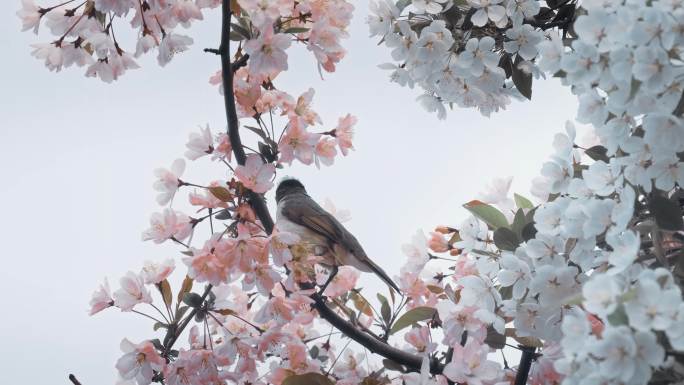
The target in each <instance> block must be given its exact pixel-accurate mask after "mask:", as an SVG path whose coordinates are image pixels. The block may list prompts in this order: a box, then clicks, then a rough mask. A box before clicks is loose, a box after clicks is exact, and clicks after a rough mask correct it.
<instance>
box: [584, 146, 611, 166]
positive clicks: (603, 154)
mask: <svg viewBox="0 0 684 385" xmlns="http://www.w3.org/2000/svg"><path fill="white" fill-rule="evenodd" d="M584 153H585V154H587V156H588V157H590V158H591V159H593V160H602V161H604V162H606V163H608V162H610V159H608V155H607V154H608V149H606V148H605V147H603V146H601V145H596V146H593V147H589V148H587V149H586V150H584Z"/></svg>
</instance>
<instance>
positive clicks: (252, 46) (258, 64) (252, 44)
mask: <svg viewBox="0 0 684 385" xmlns="http://www.w3.org/2000/svg"><path fill="white" fill-rule="evenodd" d="M260 32H261V33H260V35H259V37H258V38H257V39H253V40H249V41H248V42H247V43H246V44H245V52H246V53H248V54H249V55H250V70H251V71H253V72H254V73H261V74H265V75H266V77H270V78H273V77H275V76H276V75H278V74H279V73H280V72H282V71H285V70H287V54H286V53H285V50H286V49H287V48H289V47H290V44H292V42H291V41H290V38H289V37H288V36H287V35H284V34H280V33H278V34H276V33H274V32H273V28H272V26H271V24H270V23H268V24H264V25H263V26H262V27H261V28H260Z"/></svg>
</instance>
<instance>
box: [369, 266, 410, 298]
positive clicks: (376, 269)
mask: <svg viewBox="0 0 684 385" xmlns="http://www.w3.org/2000/svg"><path fill="white" fill-rule="evenodd" d="M364 262H365V263H366V264H367V265H368V267H369V268H370V269H371V271H373V273H375V274H376V275H377V276H378V277H380V279H382V280H383V281H385V283H386V284H388V285H389V286H390V287H391V288H392V289H394V290H395V291H396V292H397V294H400V295H401V290H400V289H399V286H397V284H396V283H394V281H392V278H390V277H389V275H387V273H385V270H383V269H382V268H381V267H380V266H378V265H376V264H375V263H374V262H373V261H371V260H370V258H366V260H365V261H364Z"/></svg>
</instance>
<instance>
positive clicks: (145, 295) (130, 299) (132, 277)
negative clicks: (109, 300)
mask: <svg viewBox="0 0 684 385" xmlns="http://www.w3.org/2000/svg"><path fill="white" fill-rule="evenodd" d="M120 284H121V288H120V289H119V290H117V291H115V292H114V305H115V306H116V307H118V308H120V309H121V310H123V311H130V310H132V309H133V307H134V306H135V305H138V304H140V303H152V297H151V296H150V292H149V291H148V290H147V288H145V285H144V282H143V279H142V277H140V276H139V275H138V274H135V273H133V272H132V271H129V272H128V273H126V275H125V276H124V277H122V278H121V281H120Z"/></svg>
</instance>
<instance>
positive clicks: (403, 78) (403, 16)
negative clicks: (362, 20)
mask: <svg viewBox="0 0 684 385" xmlns="http://www.w3.org/2000/svg"><path fill="white" fill-rule="evenodd" d="M539 3H540V2H538V1H535V0H468V1H452V0H413V1H405V0H400V1H396V2H394V1H392V0H379V1H373V2H371V12H372V15H371V16H369V17H368V20H367V22H368V24H369V28H370V33H371V36H379V37H381V39H382V40H381V43H383V44H384V45H385V46H387V47H388V48H389V49H390V50H391V55H392V59H393V60H394V62H395V63H386V64H382V65H381V66H380V67H381V68H383V69H387V70H391V71H392V72H391V75H390V79H391V81H392V82H396V83H398V84H399V85H401V86H408V87H410V88H413V87H414V86H416V85H417V86H418V87H420V88H421V89H422V90H423V91H424V93H423V94H422V95H420V96H419V97H418V101H419V102H420V103H421V104H422V105H423V106H424V107H425V108H426V109H427V110H428V111H430V112H437V115H438V117H439V118H440V119H444V118H445V117H446V106H453V105H456V106H459V107H475V108H477V109H478V110H479V111H480V112H481V113H482V114H483V115H486V116H489V114H490V113H491V112H495V111H498V110H499V109H501V108H505V107H506V105H507V104H509V103H510V99H511V97H520V96H525V97H527V98H530V96H531V84H532V77H539V76H540V71H539V69H538V67H537V65H536V64H535V59H536V58H537V57H538V55H539V44H540V43H541V41H542V40H543V37H544V34H543V32H542V31H541V29H540V28H542V27H543V23H544V22H547V21H551V20H553V21H554V22H558V21H559V20H560V19H561V18H562V17H563V13H562V12H558V14H556V13H555V12H554V11H553V10H551V9H549V8H545V9H544V12H543V13H540V9H541V8H540V4H539ZM507 79H511V80H510V81H507Z"/></svg>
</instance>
